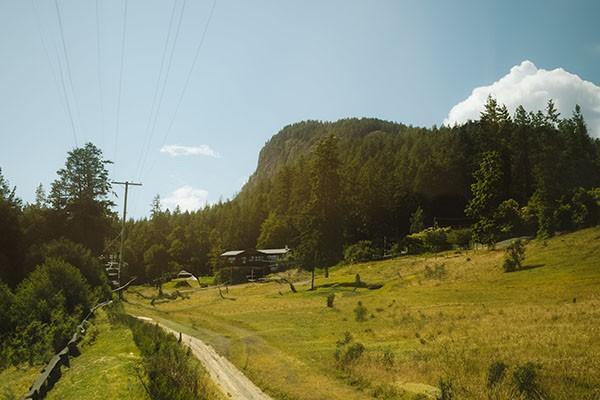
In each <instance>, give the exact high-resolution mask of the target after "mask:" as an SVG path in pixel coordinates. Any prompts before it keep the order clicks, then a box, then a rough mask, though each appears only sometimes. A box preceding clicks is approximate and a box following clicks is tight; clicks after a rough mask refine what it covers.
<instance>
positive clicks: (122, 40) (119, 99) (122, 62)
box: [114, 0, 128, 162]
mask: <svg viewBox="0 0 600 400" xmlns="http://www.w3.org/2000/svg"><path fill="white" fill-rule="evenodd" d="M127 3H128V2H127V0H125V2H124V9H123V29H122V33H123V34H122V36H121V67H120V68H119V91H118V94H117V121H116V125H117V126H116V130H115V152H114V159H115V162H116V161H117V149H118V145H119V128H120V120H121V92H122V88H123V64H124V60H125V35H126V34H127Z"/></svg>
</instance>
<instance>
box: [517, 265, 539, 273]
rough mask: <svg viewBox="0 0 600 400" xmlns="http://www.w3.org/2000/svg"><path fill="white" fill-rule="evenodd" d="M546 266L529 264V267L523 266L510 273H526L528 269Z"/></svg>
mask: <svg viewBox="0 0 600 400" xmlns="http://www.w3.org/2000/svg"><path fill="white" fill-rule="evenodd" d="M545 265H546V264H530V265H523V266H522V267H521V268H519V269H517V270H514V271H511V272H510V273H512V272H520V271H527V270H529V269H536V268H542V267H543V266H545Z"/></svg>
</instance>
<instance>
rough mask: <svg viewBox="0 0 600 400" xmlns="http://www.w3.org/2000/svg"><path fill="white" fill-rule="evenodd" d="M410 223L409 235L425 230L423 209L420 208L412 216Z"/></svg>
mask: <svg viewBox="0 0 600 400" xmlns="http://www.w3.org/2000/svg"><path fill="white" fill-rule="evenodd" d="M409 222H410V228H409V233H417V232H421V231H422V230H423V229H425V222H424V221H423V209H422V208H421V206H418V207H417V209H416V210H415V211H414V212H413V213H412V214H411V215H410V221H409Z"/></svg>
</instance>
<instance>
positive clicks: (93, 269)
mask: <svg viewBox="0 0 600 400" xmlns="http://www.w3.org/2000/svg"><path fill="white" fill-rule="evenodd" d="M34 258H37V260H36V261H37V262H36V264H41V263H43V262H44V261H45V260H47V259H50V258H55V259H61V260H63V261H65V262H67V263H69V264H71V265H72V266H74V267H75V268H77V269H78V270H79V271H80V272H81V274H82V275H83V277H84V278H85V279H86V281H87V282H88V283H89V284H90V285H91V286H106V289H108V280H107V278H106V274H105V273H104V266H103V265H102V264H101V263H100V261H99V260H98V259H97V258H96V257H94V255H93V254H92V252H91V251H90V250H89V249H88V248H86V247H85V246H83V245H81V244H79V243H75V242H72V241H70V240H68V239H59V240H53V241H51V242H48V243H46V244H45V245H44V246H42V248H41V250H40V251H39V254H38V255H34ZM103 294H105V295H107V293H103Z"/></svg>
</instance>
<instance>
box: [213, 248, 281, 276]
mask: <svg viewBox="0 0 600 400" xmlns="http://www.w3.org/2000/svg"><path fill="white" fill-rule="evenodd" d="M289 253H290V249H289V248H288V247H287V246H286V247H285V248H282V249H246V250H230V251H226V252H224V253H223V254H221V256H220V257H221V258H222V259H224V260H225V262H224V264H225V266H226V267H230V268H232V269H233V268H236V269H242V270H244V271H245V272H246V273H247V275H246V278H247V279H248V280H250V281H253V280H255V279H256V278H261V277H263V276H265V275H266V274H268V273H269V272H273V271H276V270H277V269H279V268H281V267H282V266H284V265H286V264H287V260H288V256H289Z"/></svg>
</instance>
